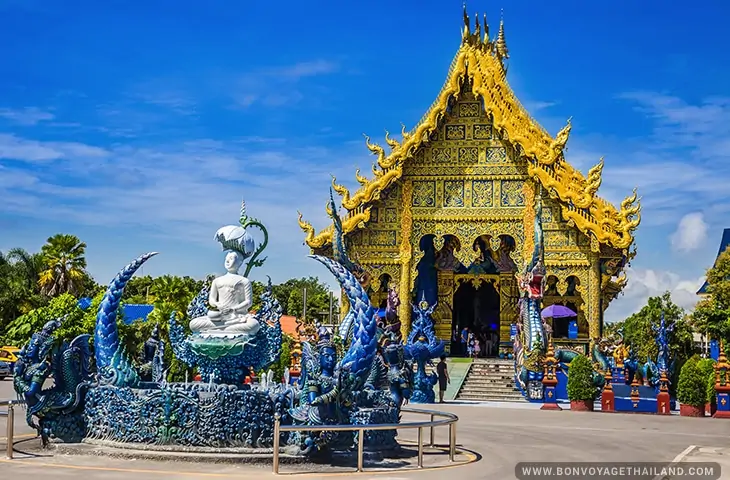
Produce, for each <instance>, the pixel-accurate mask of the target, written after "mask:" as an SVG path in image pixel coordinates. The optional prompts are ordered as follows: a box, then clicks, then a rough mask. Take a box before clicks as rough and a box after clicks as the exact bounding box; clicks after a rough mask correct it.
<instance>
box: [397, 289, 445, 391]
mask: <svg viewBox="0 0 730 480" xmlns="http://www.w3.org/2000/svg"><path fill="white" fill-rule="evenodd" d="M435 308H436V304H433V305H431V306H429V304H428V302H427V301H426V297H425V295H423V296H422V300H421V302H420V303H419V304H418V306H416V305H413V313H415V315H416V320H415V321H414V322H413V325H412V326H411V332H410V333H409V334H408V341H407V343H406V346H405V353H406V355H407V356H408V358H411V359H413V360H415V362H416V365H417V368H416V375H415V377H414V379H413V392H412V393H411V401H412V402H413V403H433V402H434V401H435V400H436V394H435V393H434V391H433V386H434V385H436V382H437V381H438V377H437V375H436V374H435V373H432V374H430V375H429V374H427V373H426V364H427V363H430V362H431V360H432V359H434V358H438V357H440V356H441V355H442V354H443V353H444V348H445V343H444V341H443V340H439V339H438V338H437V337H436V332H435V331H434V328H433V318H432V317H431V314H432V313H433V311H434V309H435Z"/></svg>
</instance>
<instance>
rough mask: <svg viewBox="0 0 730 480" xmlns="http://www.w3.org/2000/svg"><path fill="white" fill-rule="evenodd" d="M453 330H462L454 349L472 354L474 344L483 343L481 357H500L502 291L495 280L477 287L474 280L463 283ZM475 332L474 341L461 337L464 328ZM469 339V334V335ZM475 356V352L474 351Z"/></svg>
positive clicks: (457, 294)
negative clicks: (495, 283) (470, 348)
mask: <svg viewBox="0 0 730 480" xmlns="http://www.w3.org/2000/svg"><path fill="white" fill-rule="evenodd" d="M451 328H452V331H453V330H456V331H458V332H459V333H458V337H457V339H455V340H457V341H455V342H454V343H455V344H453V345H452V352H454V354H456V355H459V356H469V354H470V351H469V347H470V345H471V346H472V347H473V346H474V344H475V343H476V342H479V349H478V356H479V357H496V356H497V355H498V353H499V292H497V290H496V289H495V288H494V285H493V284H492V283H491V282H482V283H481V284H480V285H479V287H478V288H475V287H474V285H472V283H471V282H467V283H463V284H461V285H460V286H459V288H458V289H457V290H456V293H454V314H453V317H452V324H451ZM465 328H468V329H469V332H470V333H471V334H472V340H473V341H472V343H471V344H469V343H467V344H464V343H463V342H462V340H461V337H462V335H463V332H464V329H465ZM467 338H468V336H467ZM471 353H472V356H476V355H474V352H473V351H472V352H471Z"/></svg>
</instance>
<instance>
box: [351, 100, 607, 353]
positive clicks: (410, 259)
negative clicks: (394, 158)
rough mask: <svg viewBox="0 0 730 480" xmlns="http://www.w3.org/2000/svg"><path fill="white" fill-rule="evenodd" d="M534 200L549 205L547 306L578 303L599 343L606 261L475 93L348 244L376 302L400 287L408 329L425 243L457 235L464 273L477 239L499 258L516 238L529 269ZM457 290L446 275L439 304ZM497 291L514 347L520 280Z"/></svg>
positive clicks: (519, 257) (445, 326)
mask: <svg viewBox="0 0 730 480" xmlns="http://www.w3.org/2000/svg"><path fill="white" fill-rule="evenodd" d="M537 194H541V195H542V198H543V213H542V221H543V231H544V241H545V263H546V267H547V271H548V275H549V276H550V275H552V276H553V277H554V280H553V282H554V283H555V288H556V292H553V293H557V295H549V296H547V297H546V299H545V300H546V301H545V304H546V305H549V304H551V303H566V302H568V301H571V302H572V303H573V304H574V305H576V307H577V308H578V310H579V311H578V313H579V332H580V336H582V337H588V336H589V334H590V336H591V337H593V338H596V337H597V333H598V330H599V323H600V321H601V318H602V315H601V313H602V312H601V311H600V308H599V300H600V291H599V290H600V272H599V255H598V254H597V253H594V252H592V250H591V242H590V240H589V239H588V237H587V236H586V235H584V234H583V233H581V232H580V231H579V230H577V228H575V227H572V226H570V225H568V223H567V222H565V221H564V220H563V219H562V218H561V212H560V206H559V204H558V202H557V201H556V200H554V199H552V198H550V196H549V195H548V192H543V191H541V187H540V186H539V184H537V182H536V181H535V180H532V179H530V178H529V177H528V175H527V163H526V160H525V159H523V158H520V157H519V156H518V155H517V154H516V153H515V151H514V150H513V149H511V148H510V147H509V146H508V145H506V144H505V143H503V142H502V140H501V139H500V138H499V137H498V135H497V134H496V133H495V132H494V131H493V129H492V125H491V122H490V119H489V118H488V117H487V116H486V115H485V113H484V109H483V108H482V106H481V102H480V101H479V100H477V99H475V98H474V97H473V95H471V94H463V95H462V97H461V99H460V100H459V101H454V102H453V103H452V105H451V106H450V108H449V110H448V112H447V114H446V115H445V116H444V118H443V121H442V125H441V127H440V128H439V129H438V131H436V132H434V133H433V134H432V135H431V137H430V141H429V142H428V143H426V144H425V145H424V146H422V147H421V148H420V149H419V150H418V151H416V152H415V153H414V155H413V157H412V158H409V159H408V160H407V161H406V162H405V164H404V168H403V175H402V177H401V179H399V180H398V181H397V182H396V184H395V185H393V186H391V187H390V188H389V189H388V190H386V191H385V192H383V194H381V196H380V199H379V200H377V201H376V202H375V203H374V207H373V208H372V210H371V219H370V221H369V222H368V224H367V225H366V227H365V228H364V229H361V230H358V231H356V232H353V233H352V234H349V235H348V239H349V241H350V245H351V247H350V248H351V250H352V256H353V257H354V259H355V260H356V261H357V262H358V263H360V264H361V265H362V266H363V267H365V268H366V269H367V270H368V271H369V272H370V274H371V276H372V278H373V284H372V289H371V296H373V300H374V302H373V303H378V302H380V301H381V300H382V299H384V294H385V285H383V284H382V282H381V279H386V280H387V279H390V282H391V283H392V284H394V285H398V286H399V291H400V293H401V304H402V305H401V310H400V315H401V321H402V323H403V325H404V330H407V328H408V323H409V318H410V306H409V305H408V299H409V297H408V295H407V294H408V292H411V291H412V289H413V288H414V284H415V280H416V276H417V271H416V265H417V264H418V261H419V260H420V259H421V257H422V256H423V252H421V250H420V248H419V242H420V240H421V238H422V237H423V236H424V235H429V234H433V235H435V236H436V237H435V242H434V243H435V247H436V250H437V251H438V250H439V249H440V248H441V247H442V246H443V237H442V236H443V235H453V236H455V237H456V238H457V239H458V241H459V243H460V248H459V250H458V251H456V252H455V256H456V258H457V259H458V260H459V261H460V262H461V263H462V264H463V265H465V266H468V265H470V264H471V263H472V261H473V260H475V259H476V258H477V256H478V252H476V251H475V250H473V249H472V245H473V242H474V241H475V240H476V239H477V238H478V237H479V236H482V235H489V236H491V246H492V249H493V250H495V251H496V250H497V249H498V248H499V247H500V241H499V236H500V235H509V236H510V237H512V239H514V241H515V243H516V249H515V250H514V251H512V252H511V255H510V256H511V258H512V260H513V261H514V263H515V265H516V267H517V268H518V269H519V270H521V269H523V268H524V266H525V264H526V262H527V261H529V258H530V256H531V254H532V248H533V232H534V224H533V219H534V208H533V205H534V198H535V195H537ZM384 275H385V276H384ZM555 279H556V280H555ZM450 281H451V280H450V279H448V278H445V277H444V276H443V275H440V276H439V296H440V298H439V303H443V302H445V301H446V300H447V298H446V297H442V296H441V295H442V294H443V293H444V291H446V290H447V289H448V288H449V286H448V285H449V282H450ZM500 285H502V286H504V289H503V290H504V291H503V292H501V296H502V301H501V304H502V314H501V316H500V317H501V319H500V321H501V322H500V323H501V327H500V337H501V341H502V342H504V343H508V342H509V324H510V323H512V322H513V321H514V319H515V318H516V315H517V309H516V296H517V291H516V284H515V282H514V274H504V273H503V274H502V276H501V282H500ZM573 287H575V288H573ZM569 288H570V292H568V293H570V295H567V296H566V291H567V290H568V289H569ZM568 297H571V298H568ZM446 307H447V306H446V305H443V306H442V308H439V309H437V312H436V315H435V316H436V317H439V318H437V319H436V320H437V322H436V329H437V334H438V335H439V336H440V337H441V338H444V339H448V338H449V336H450V331H449V330H450V322H451V318H450V317H449V316H448V315H447V314H446V310H447V308H446Z"/></svg>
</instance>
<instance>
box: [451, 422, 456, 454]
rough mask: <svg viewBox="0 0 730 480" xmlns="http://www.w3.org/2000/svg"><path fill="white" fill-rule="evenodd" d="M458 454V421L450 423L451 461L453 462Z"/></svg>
mask: <svg viewBox="0 0 730 480" xmlns="http://www.w3.org/2000/svg"><path fill="white" fill-rule="evenodd" d="M455 456H456V422H452V423H450V424H449V461H451V462H453V461H454V457H455Z"/></svg>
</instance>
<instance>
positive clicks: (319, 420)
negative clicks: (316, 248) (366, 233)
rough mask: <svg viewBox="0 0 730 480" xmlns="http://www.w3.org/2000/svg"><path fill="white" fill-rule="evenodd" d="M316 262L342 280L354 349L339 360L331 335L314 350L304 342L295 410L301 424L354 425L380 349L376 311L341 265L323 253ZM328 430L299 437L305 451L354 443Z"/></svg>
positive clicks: (324, 338)
mask: <svg viewBox="0 0 730 480" xmlns="http://www.w3.org/2000/svg"><path fill="white" fill-rule="evenodd" d="M311 258H314V259H315V260H317V261H319V262H321V263H322V264H324V265H325V266H326V267H327V268H328V269H329V270H330V272H332V274H333V275H334V276H335V277H336V278H337V281H338V282H339V284H340V286H341V287H342V289H343V290H344V292H345V294H346V295H347V299H348V301H349V303H350V313H351V314H352V317H353V319H354V326H353V329H352V332H353V336H352V338H351V339H350V342H349V347H348V349H347V351H346V352H345V353H344V355H343V356H342V359H341V360H339V361H337V349H336V347H335V345H334V343H333V342H332V339H331V338H330V337H329V336H328V335H320V338H319V339H318V342H317V345H315V346H314V347H313V346H312V345H311V344H310V343H309V342H303V343H302V365H303V368H302V373H301V377H300V382H301V384H302V391H301V394H300V396H299V405H298V406H297V407H295V408H292V409H291V410H290V414H291V417H292V418H293V420H294V422H295V423H296V424H300V425H325V424H337V423H351V416H352V415H353V413H356V412H357V410H358V405H357V403H356V399H357V397H358V393H359V392H360V391H361V390H363V389H364V387H365V383H366V379H367V377H368V374H369V372H370V370H371V368H372V364H373V360H374V358H375V354H376V350H377V347H378V343H377V338H376V333H377V325H376V322H377V312H376V310H375V308H374V307H373V306H372V305H371V304H370V300H369V299H368V296H367V293H365V290H364V289H363V288H362V286H361V284H360V282H359V281H358V280H357V279H356V278H355V276H354V275H353V274H352V273H350V272H349V271H348V270H347V269H346V268H345V267H343V266H342V265H340V264H339V263H337V262H335V261H333V260H331V259H329V258H326V257H322V256H318V255H313V256H311ZM343 436H345V437H346V435H335V434H333V433H329V432H311V433H309V434H307V435H304V436H302V438H301V439H299V442H300V445H299V446H300V448H301V450H302V452H303V453H313V452H317V451H321V450H323V449H324V448H325V447H326V446H330V445H331V444H333V443H336V444H340V443H344V444H346V445H351V437H350V438H343Z"/></svg>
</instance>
